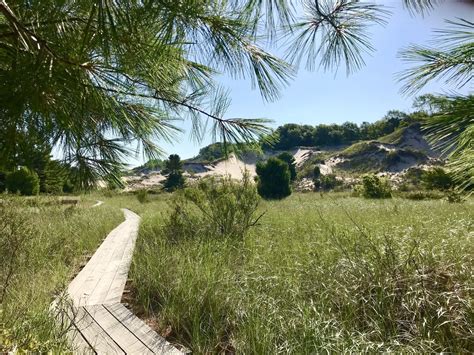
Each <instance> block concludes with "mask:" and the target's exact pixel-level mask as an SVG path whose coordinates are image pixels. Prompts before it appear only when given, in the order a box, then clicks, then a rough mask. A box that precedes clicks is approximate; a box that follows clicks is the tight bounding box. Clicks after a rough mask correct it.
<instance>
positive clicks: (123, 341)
mask: <svg viewBox="0 0 474 355" xmlns="http://www.w3.org/2000/svg"><path fill="white" fill-rule="evenodd" d="M85 308H86V309H87V311H88V312H89V314H90V315H91V316H92V317H93V318H94V320H95V321H96V323H97V324H99V325H100V326H101V327H102V328H103V329H105V330H106V331H107V334H108V335H109V336H110V337H111V338H112V339H113V340H114V341H115V343H117V344H118V345H119V346H120V348H121V349H123V351H125V353H127V354H153V352H152V351H151V350H150V349H149V348H148V347H147V346H146V345H145V344H144V343H143V342H142V341H141V339H140V338H139V337H138V336H136V335H135V334H134V333H133V332H132V331H131V330H130V329H128V328H127V327H126V326H125V325H123V324H122V323H121V322H120V321H119V320H118V319H117V318H116V317H114V316H113V315H112V314H111V313H110V312H109V311H108V310H107V309H106V308H104V306H103V305H94V306H86V307H85Z"/></svg>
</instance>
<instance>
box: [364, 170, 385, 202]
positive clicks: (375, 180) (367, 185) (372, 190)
mask: <svg viewBox="0 0 474 355" xmlns="http://www.w3.org/2000/svg"><path fill="white" fill-rule="evenodd" d="M361 193H362V196H364V197H365V198H390V197H392V189H391V187H390V183H389V182H388V181H387V180H386V179H384V178H380V177H378V176H377V175H364V176H363V177H362V188H361Z"/></svg>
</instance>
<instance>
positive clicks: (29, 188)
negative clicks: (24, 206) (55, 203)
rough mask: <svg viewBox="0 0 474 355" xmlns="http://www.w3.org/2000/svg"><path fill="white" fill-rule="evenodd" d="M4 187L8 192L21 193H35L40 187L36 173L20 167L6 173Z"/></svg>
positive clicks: (29, 194) (28, 194)
mask: <svg viewBox="0 0 474 355" xmlns="http://www.w3.org/2000/svg"><path fill="white" fill-rule="evenodd" d="M6 188H7V189H8V191H10V192H13V193H17V192H19V193H20V194H21V195H27V196H31V195H37V194H38V193H39V188H40V186H39V177H38V174H36V173H35V172H34V171H31V170H29V169H27V168H25V167H22V168H20V169H19V170H16V171H13V172H11V173H9V174H7V177H6Z"/></svg>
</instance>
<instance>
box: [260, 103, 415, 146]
mask: <svg viewBox="0 0 474 355" xmlns="http://www.w3.org/2000/svg"><path fill="white" fill-rule="evenodd" d="M419 120H420V113H419V112H416V113H414V114H407V113H405V112H402V111H398V110H390V111H388V113H387V114H386V115H385V116H384V117H383V118H382V119H380V120H378V121H376V122H373V123H369V122H363V123H362V124H360V125H357V124H356V123H353V122H345V123H343V124H319V125H316V126H311V125H299V124H295V123H289V124H285V125H283V126H280V127H278V128H277V129H276V130H275V132H274V133H273V134H272V136H271V137H270V139H269V141H270V142H272V143H263V148H264V149H268V148H271V147H273V148H274V149H278V150H288V149H292V148H295V147H298V146H306V147H319V146H337V145H346V144H352V143H354V142H356V141H360V140H370V139H378V138H380V137H382V136H385V135H387V134H390V133H392V132H393V131H395V130H396V129H398V128H400V127H406V126H409V125H410V124H412V123H414V122H418V121H419Z"/></svg>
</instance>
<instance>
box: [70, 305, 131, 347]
mask: <svg viewBox="0 0 474 355" xmlns="http://www.w3.org/2000/svg"><path fill="white" fill-rule="evenodd" d="M73 322H74V325H75V326H76V328H77V330H78V332H80V333H81V335H82V336H83V337H84V339H86V340H87V343H89V344H90V346H91V347H92V349H93V350H94V351H95V352H97V353H98V354H125V351H123V349H122V348H121V347H120V346H119V345H118V344H117V343H116V342H115V341H114V340H113V339H112V338H111V337H110V336H109V335H108V334H107V332H106V331H105V330H104V329H103V328H102V327H101V326H100V325H99V324H97V322H96V321H95V320H94V318H92V317H91V315H90V314H89V312H88V311H87V310H86V309H85V308H84V307H79V308H78V309H77V313H76V315H75V317H74V320H73ZM76 339H79V338H77V337H76ZM74 345H75V346H78V347H82V346H83V342H82V340H81V341H80V342H77V343H74Z"/></svg>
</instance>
